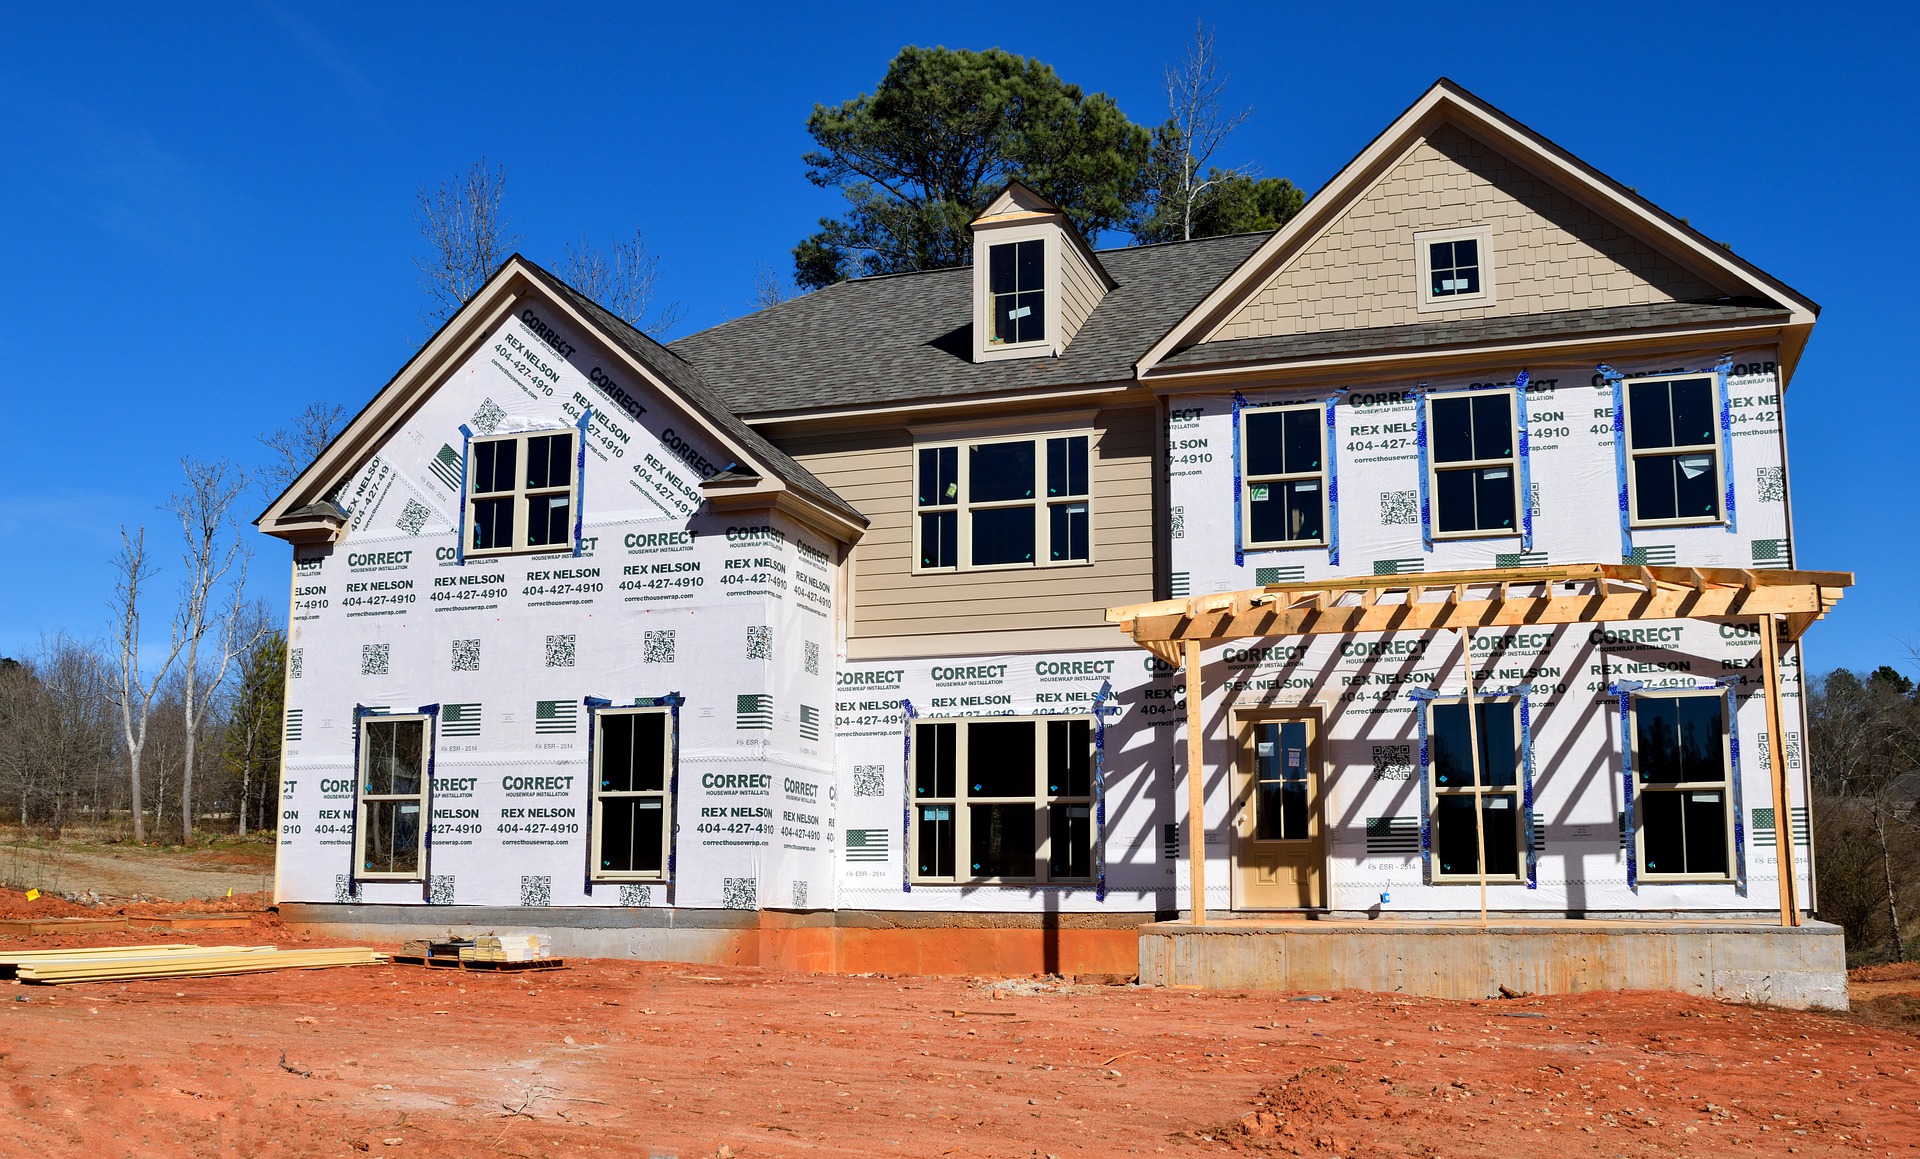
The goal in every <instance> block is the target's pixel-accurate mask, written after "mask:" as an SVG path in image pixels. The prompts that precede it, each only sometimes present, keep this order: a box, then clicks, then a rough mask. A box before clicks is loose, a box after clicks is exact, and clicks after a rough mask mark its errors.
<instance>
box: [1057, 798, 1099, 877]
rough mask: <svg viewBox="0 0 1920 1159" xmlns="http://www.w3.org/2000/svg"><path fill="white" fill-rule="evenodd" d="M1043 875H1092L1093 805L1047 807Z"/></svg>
mask: <svg viewBox="0 0 1920 1159" xmlns="http://www.w3.org/2000/svg"><path fill="white" fill-rule="evenodd" d="M1047 836H1048V838H1049V840H1050V841H1051V842H1052V848H1051V849H1050V850H1049V852H1048V858H1047V877H1048V878H1050V879H1052V880H1054V881H1073V880H1077V879H1081V878H1088V877H1092V876H1093V806H1091V805H1052V806H1049V807H1048V809H1047Z"/></svg>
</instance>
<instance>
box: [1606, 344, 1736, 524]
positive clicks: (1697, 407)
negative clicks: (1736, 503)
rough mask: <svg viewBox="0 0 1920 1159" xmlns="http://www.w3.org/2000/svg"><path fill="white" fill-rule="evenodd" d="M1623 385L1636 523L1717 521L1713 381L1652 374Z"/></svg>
mask: <svg viewBox="0 0 1920 1159" xmlns="http://www.w3.org/2000/svg"><path fill="white" fill-rule="evenodd" d="M1626 386H1627V392H1626V393H1627V455H1628V458H1629V460H1630V466H1629V472H1630V474H1631V475H1632V477H1633V486H1632V488H1631V489H1630V490H1629V494H1630V496H1631V498H1632V502H1633V510H1632V516H1633V523H1634V525H1635V526H1637V527H1651V526H1663V525H1680V524H1689V523H1718V522H1720V519H1721V511H1720V455H1721V446H1720V413H1719V407H1718V406H1717V405H1716V403H1715V400H1714V396H1715V389H1714V387H1715V383H1714V379H1713V378H1712V377H1711V376H1695V377H1688V378H1656V379H1644V380H1638V381H1629V382H1628V383H1627V384H1626Z"/></svg>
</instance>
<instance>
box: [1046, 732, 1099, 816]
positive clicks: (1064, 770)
mask: <svg viewBox="0 0 1920 1159" xmlns="http://www.w3.org/2000/svg"><path fill="white" fill-rule="evenodd" d="M1047 792H1048V793H1050V794H1052V795H1053V796H1056V797H1087V796H1091V795H1092V794H1093V725H1092V723H1091V722H1089V721H1084V720H1050V721H1048V722H1047Z"/></svg>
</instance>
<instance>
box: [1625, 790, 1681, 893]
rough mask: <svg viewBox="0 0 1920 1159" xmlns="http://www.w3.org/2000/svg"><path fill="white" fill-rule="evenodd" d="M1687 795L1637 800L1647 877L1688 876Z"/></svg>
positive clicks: (1657, 795) (1667, 794) (1643, 796)
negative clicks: (1685, 874)
mask: <svg viewBox="0 0 1920 1159" xmlns="http://www.w3.org/2000/svg"><path fill="white" fill-rule="evenodd" d="M1685 796H1686V794H1685V793H1675V792H1664V793H1641V794H1639V795H1638V796H1636V797H1635V799H1634V800H1635V804H1636V805H1637V806H1638V810H1639V815H1638V816H1637V817H1635V818H1634V821H1635V823H1636V824H1637V825H1638V826H1639V829H1640V850H1641V852H1642V853H1643V854H1644V855H1645V858H1646V863H1647V865H1646V871H1647V872H1648V873H1685V872H1687V826H1686V815H1685V807H1684V803H1683V802H1682V801H1681V798H1682V797H1685Z"/></svg>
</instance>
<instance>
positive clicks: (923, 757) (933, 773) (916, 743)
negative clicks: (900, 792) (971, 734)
mask: <svg viewBox="0 0 1920 1159" xmlns="http://www.w3.org/2000/svg"><path fill="white" fill-rule="evenodd" d="M959 727H960V726H959V725H956V724H922V725H915V726H914V730H913V795H914V796H916V797H933V798H946V797H951V796H953V783H954V782H953V771H954V763H955V762H954V753H955V751H956V748H955V745H956V743H957V741H958V730H959Z"/></svg>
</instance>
